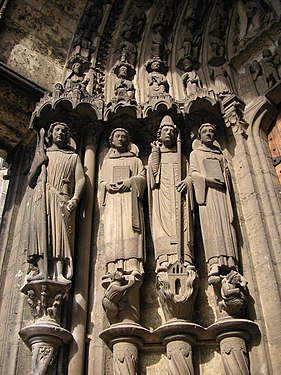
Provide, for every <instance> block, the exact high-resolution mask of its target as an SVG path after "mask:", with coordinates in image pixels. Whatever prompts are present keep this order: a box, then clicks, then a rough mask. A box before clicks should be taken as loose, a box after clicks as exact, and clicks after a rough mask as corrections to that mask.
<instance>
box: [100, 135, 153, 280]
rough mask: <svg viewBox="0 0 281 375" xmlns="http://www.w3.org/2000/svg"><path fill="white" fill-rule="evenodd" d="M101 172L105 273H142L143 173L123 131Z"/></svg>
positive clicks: (113, 142)
mask: <svg viewBox="0 0 281 375" xmlns="http://www.w3.org/2000/svg"><path fill="white" fill-rule="evenodd" d="M109 143H110V146H111V147H110V149H109V151H108V153H107V155H106V156H105V159H104V162H103V165H102V168H101V171H100V184H101V201H102V205H103V206H104V244H105V253H106V265H107V272H108V273H111V272H114V271H116V270H119V271H121V272H122V273H123V274H127V275H129V274H131V273H134V274H138V275H139V276H140V275H141V274H142V273H143V259H144V251H143V249H144V218H143V209H142V197H143V193H144V190H145V187H146V177H145V169H144V166H143V164H142V161H141V160H140V159H139V158H138V157H137V155H138V149H137V146H136V145H134V144H132V143H131V142H130V136H129V133H128V132H127V130H125V129H123V128H116V129H114V130H113V131H112V133H111V135H110V137H109Z"/></svg>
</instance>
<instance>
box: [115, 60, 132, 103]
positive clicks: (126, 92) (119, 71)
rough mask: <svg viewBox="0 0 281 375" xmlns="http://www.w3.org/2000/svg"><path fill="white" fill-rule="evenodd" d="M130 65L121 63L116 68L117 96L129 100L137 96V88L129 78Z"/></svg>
mask: <svg viewBox="0 0 281 375" xmlns="http://www.w3.org/2000/svg"><path fill="white" fill-rule="evenodd" d="M128 69H130V67H129V66H128V65H127V64H121V65H120V66H118V67H117V68H116V70H115V71H116V75H117V77H118V79H117V81H116V82H115V85H114V92H115V96H116V97H117V98H118V99H119V100H122V99H123V100H128V99H133V98H134V97H135V89H134V85H133V82H132V81H131V80H129V79H128V78H129V72H128Z"/></svg>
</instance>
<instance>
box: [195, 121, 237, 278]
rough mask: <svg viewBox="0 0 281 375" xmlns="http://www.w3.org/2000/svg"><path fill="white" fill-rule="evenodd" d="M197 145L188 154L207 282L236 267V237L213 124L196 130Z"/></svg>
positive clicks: (226, 176)
mask: <svg viewBox="0 0 281 375" xmlns="http://www.w3.org/2000/svg"><path fill="white" fill-rule="evenodd" d="M198 135H199V138H200V140H201V145H200V146H199V147H198V148H197V149H195V150H193V151H192V152H191V154H190V171H191V178H192V181H193V185H194V190H195V197H196V201H197V203H198V205H199V215H200V224H201V232H202V237H203V244H204V249H205V254H206V260H207V264H208V268H209V282H210V283H212V280H216V279H215V278H213V279H212V277H213V276H218V275H220V274H227V273H228V272H230V271H231V270H232V269H234V270H236V269H237V262H238V254H237V240H236V232H235V228H234V217H233V208H232V203H231V199H230V176H229V171H228V168H227V164H226V160H225V158H224V156H223V154H222V151H221V149H220V148H219V147H217V146H216V145H215V144H214V141H215V127H214V126H213V125H212V124H210V123H206V124H203V125H201V127H200V128H199V130H198Z"/></svg>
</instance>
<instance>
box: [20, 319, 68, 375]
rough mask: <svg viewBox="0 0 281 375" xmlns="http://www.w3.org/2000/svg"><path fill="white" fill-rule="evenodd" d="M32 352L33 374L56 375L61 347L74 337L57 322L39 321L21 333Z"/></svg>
mask: <svg viewBox="0 0 281 375" xmlns="http://www.w3.org/2000/svg"><path fill="white" fill-rule="evenodd" d="M19 335H20V337H21V338H22V340H23V341H24V342H25V343H26V345H27V346H28V347H29V348H30V349H31V351H32V374H33V375H45V374H48V375H55V374H56V360H57V352H58V349H59V347H61V346H62V345H63V344H64V343H67V342H70V341H71V339H72V335H71V333H70V332H68V331H67V330H66V329H64V328H62V327H61V326H60V325H59V324H57V323H55V322H46V321H44V320H41V321H37V322H36V323H34V324H31V325H29V326H27V327H25V328H23V329H21V330H20V332H19Z"/></svg>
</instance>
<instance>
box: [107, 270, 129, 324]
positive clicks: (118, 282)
mask: <svg viewBox="0 0 281 375" xmlns="http://www.w3.org/2000/svg"><path fill="white" fill-rule="evenodd" d="M110 278H111V283H110V284H109V286H108V287H107V289H106V292H105V295H104V297H103V300H102V306H103V308H104V310H105V313H106V316H107V319H108V321H109V323H111V324H112V323H116V322H117V317H118V314H119V312H120V311H121V310H123V309H125V308H126V305H127V303H126V302H127V301H126V297H125V294H126V290H127V289H129V288H130V287H131V286H132V285H133V284H134V283H135V279H134V278H132V279H130V280H126V279H125V276H124V275H123V273H122V272H120V271H115V272H113V273H112V274H111V275H110Z"/></svg>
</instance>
